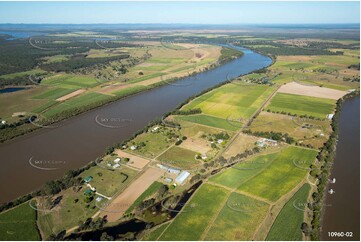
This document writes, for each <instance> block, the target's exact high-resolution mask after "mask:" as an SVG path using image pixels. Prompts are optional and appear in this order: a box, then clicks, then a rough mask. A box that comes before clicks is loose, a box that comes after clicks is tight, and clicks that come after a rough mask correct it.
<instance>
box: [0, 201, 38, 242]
mask: <svg viewBox="0 0 361 242" xmlns="http://www.w3.org/2000/svg"><path fill="white" fill-rule="evenodd" d="M0 240H20V241H21V240H40V236H39V233H38V230H37V228H36V211H35V210H34V209H32V208H31V207H30V206H29V203H28V202H25V203H23V204H21V205H19V206H17V207H15V208H12V209H9V210H7V211H5V212H2V213H1V214H0Z"/></svg>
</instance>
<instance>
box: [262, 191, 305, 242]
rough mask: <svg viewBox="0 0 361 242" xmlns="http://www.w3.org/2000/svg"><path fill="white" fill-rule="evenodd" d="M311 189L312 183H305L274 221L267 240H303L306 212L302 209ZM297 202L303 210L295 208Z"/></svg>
mask: <svg viewBox="0 0 361 242" xmlns="http://www.w3.org/2000/svg"><path fill="white" fill-rule="evenodd" d="M309 191H310V185H308V184H304V185H303V186H302V187H301V188H300V189H299V190H298V191H297V192H296V193H295V195H293V197H292V198H291V199H290V200H289V201H288V202H287V203H286V204H285V206H284V207H283V208H282V210H281V212H280V213H279V214H278V216H277V218H276V220H275V222H274V223H273V225H272V228H271V230H270V232H269V233H268V235H267V238H266V240H276V241H279V240H286V241H287V240H289V241H293V240H302V231H301V224H302V222H303V221H304V212H303V211H301V210H302V209H303V208H304V204H306V203H307V197H308V194H309ZM297 204H301V206H300V207H299V208H300V209H301V210H298V209H296V208H295V205H297ZM302 205H303V206H302Z"/></svg>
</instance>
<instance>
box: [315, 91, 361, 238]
mask: <svg viewBox="0 0 361 242" xmlns="http://www.w3.org/2000/svg"><path fill="white" fill-rule="evenodd" d="M340 114H341V115H340V124H339V125H340V133H339V141H338V143H337V151H336V158H335V163H334V165H333V169H332V173H331V179H332V178H336V183H335V184H329V185H328V189H330V188H332V189H333V190H335V193H334V194H332V195H330V194H327V197H326V201H325V214H324V217H323V221H322V232H321V239H322V240H359V239H360V136H359V134H360V97H359V96H358V97H354V98H352V99H348V100H346V101H345V102H344V104H343V106H342V110H341V113H340ZM329 232H341V233H339V234H335V233H332V234H331V235H330V234H329Z"/></svg>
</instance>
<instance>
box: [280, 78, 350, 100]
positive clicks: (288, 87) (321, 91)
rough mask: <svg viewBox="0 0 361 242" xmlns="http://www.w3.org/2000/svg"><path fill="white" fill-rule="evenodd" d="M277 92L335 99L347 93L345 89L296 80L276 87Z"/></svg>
mask: <svg viewBox="0 0 361 242" xmlns="http://www.w3.org/2000/svg"><path fill="white" fill-rule="evenodd" d="M278 92H282V93H289V94H297V95H304V96H310V97H320V98H328V99H334V100H337V99H339V98H341V97H343V96H344V95H346V94H347V92H345V91H340V90H335V89H331V88H326V87H319V86H309V85H302V84H300V83H297V82H289V83H287V84H285V85H283V86H281V87H280V89H278Z"/></svg>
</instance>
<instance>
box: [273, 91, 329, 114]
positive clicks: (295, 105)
mask: <svg viewBox="0 0 361 242" xmlns="http://www.w3.org/2000/svg"><path fill="white" fill-rule="evenodd" d="M335 103H336V102H335V100H332V99H325V98H316V97H307V96H301V95H294V94H286V93H277V94H276V95H275V96H274V97H273V98H272V100H271V102H270V104H269V105H268V106H267V107H266V109H270V110H271V111H274V112H286V113H290V114H297V115H308V116H313V117H316V118H323V119H324V118H326V115H327V114H330V113H333V112H334V108H335Z"/></svg>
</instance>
